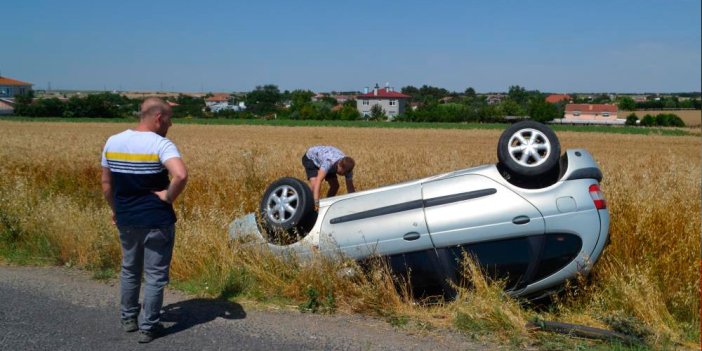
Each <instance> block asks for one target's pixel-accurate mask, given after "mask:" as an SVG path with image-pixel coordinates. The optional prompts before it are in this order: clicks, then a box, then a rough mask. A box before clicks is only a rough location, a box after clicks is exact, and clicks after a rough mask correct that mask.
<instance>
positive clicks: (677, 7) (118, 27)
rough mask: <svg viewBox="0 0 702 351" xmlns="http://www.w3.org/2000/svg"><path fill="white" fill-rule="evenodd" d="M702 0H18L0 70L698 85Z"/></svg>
mask: <svg viewBox="0 0 702 351" xmlns="http://www.w3.org/2000/svg"><path fill="white" fill-rule="evenodd" d="M700 3H701V2H700V0H665V1H664V0H650V1H646V0H639V1H633V0H632V1H621V0H608V1H600V0H593V1H551V0H543V1H518V0H491V1H412V0H406V1H365V0H356V1H303V0H299V1H271V0H257V1H177V0H174V1H160V0H159V1H111V2H105V3H101V2H99V1H71V0H65V1H33V0H21V1H20V0H15V1H8V2H6V3H4V4H3V5H2V6H0V12H2V16H1V18H2V26H0V27H2V29H1V30H0V74H2V75H3V76H8V77H12V78H15V79H19V80H23V81H28V82H31V83H33V84H35V89H44V88H46V87H47V86H48V84H49V82H51V86H52V88H54V89H99V90H102V89H107V90H114V89H121V90H170V91H193V92H195V91H248V90H252V89H254V88H255V86H257V85H263V84H269V83H270V84H276V85H278V86H279V87H280V88H281V90H285V89H289V90H292V89H310V90H313V91H331V90H362V89H363V87H365V86H372V85H374V84H375V83H380V84H381V85H384V84H385V83H386V82H389V83H390V84H391V85H392V86H394V87H396V88H397V89H399V88H401V87H403V86H407V85H414V86H417V87H419V86H421V85H423V84H428V85H433V86H438V87H442V88H446V89H449V90H454V91H463V90H465V89H466V88H467V87H473V88H474V89H476V91H478V92H490V91H506V90H507V88H508V87H509V86H510V85H521V86H523V87H526V88H527V89H537V90H541V91H547V92H676V91H700V90H702V88H701V85H702V83H701V82H702V73H701V70H700V67H701V66H702V62H701V53H702V49H701V47H700V46H701V41H702V38H701V35H700V27H701V24H700Z"/></svg>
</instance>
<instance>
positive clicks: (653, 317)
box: [0, 121, 702, 348]
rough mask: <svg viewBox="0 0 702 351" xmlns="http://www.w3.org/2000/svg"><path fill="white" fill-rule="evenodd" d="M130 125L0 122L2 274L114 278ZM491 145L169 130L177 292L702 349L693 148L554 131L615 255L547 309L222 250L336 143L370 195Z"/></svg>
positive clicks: (247, 129) (336, 133)
mask: <svg viewBox="0 0 702 351" xmlns="http://www.w3.org/2000/svg"><path fill="white" fill-rule="evenodd" d="M128 127H129V126H128V125H125V124H111V123H63V122H50V123H49V122H47V123H41V122H36V123H35V122H24V123H22V122H11V121H0V160H1V161H2V162H0V239H1V240H0V249H1V250H2V251H1V252H2V253H3V254H2V256H1V257H4V258H0V260H5V261H8V262H10V263H12V262H20V263H22V262H24V261H21V260H19V261H18V259H16V258H13V257H19V256H22V255H19V256H18V254H17V253H18V252H21V253H24V255H23V256H22V257H25V259H26V257H30V258H31V257H33V258H34V260H33V261H32V260H30V262H34V263H36V262H37V261H39V262H45V263H48V264H66V265H75V266H78V267H84V268H87V269H92V270H104V269H113V270H116V269H117V268H118V267H119V260H120V249H119V242H118V240H117V233H116V229H115V228H114V227H113V226H112V225H111V223H110V215H109V209H108V207H107V205H106V204H105V203H104V200H103V199H102V194H101V191H100V185H99V175H100V164H99V161H100V152H101V149H102V146H103V145H104V142H105V141H106V139H107V137H109V136H110V135H112V134H114V133H117V132H120V131H122V130H124V129H125V128H128ZM500 132H501V131H499V130H438V129H431V130H429V129H426V130H422V129H411V130H410V129H371V128H335V127H268V126H208V125H179V124H176V125H174V126H173V127H172V128H171V131H170V132H169V135H168V136H169V138H170V139H171V140H173V141H174V142H175V143H176V145H177V146H178V148H179V150H180V152H181V154H182V155H183V158H184V161H185V164H186V165H187V167H188V170H189V173H190V180H189V184H188V187H187V189H186V191H185V192H184V193H183V195H182V196H181V198H179V199H178V201H177V202H176V204H175V208H176V212H177V214H178V216H179V221H178V224H177V234H176V237H177V239H176V247H175V254H174V259H173V265H172V279H173V280H174V281H175V282H176V283H177V282H188V284H190V285H189V286H196V287H197V288H198V289H199V290H198V291H199V292H201V293H203V292H204V293H207V291H210V292H211V293H212V294H224V293H227V292H233V293H234V295H236V296H239V297H238V298H242V299H243V298H246V299H253V300H258V301H264V302H265V301H268V302H270V301H276V300H277V299H282V300H283V301H285V302H283V303H284V304H285V303H287V304H293V305H294V304H297V303H304V302H305V301H307V302H309V301H310V300H311V296H312V295H314V294H319V296H320V298H319V300H320V301H321V302H320V304H321V305H324V306H326V307H328V308H330V309H334V310H338V311H342V312H360V313H368V314H373V315H378V316H382V317H385V318H388V320H389V321H394V322H393V323H395V322H397V321H400V322H401V323H410V322H411V323H416V324H417V325H444V326H446V325H448V326H452V327H455V328H459V329H461V328H463V329H468V330H469V331H470V332H471V333H478V334H481V333H482V334H493V335H500V336H501V337H502V338H503V339H504V340H506V342H511V343H516V344H517V345H522V346H524V345H530V344H534V343H537V344H538V341H535V340H537V339H538V338H536V337H535V336H534V332H532V331H529V330H528V329H527V328H525V324H526V322H527V321H529V320H533V319H541V318H543V319H550V320H560V321H567V322H574V323H582V324H586V325H592V326H598V327H603V328H609V329H614V330H617V328H619V329H626V328H629V329H635V330H637V331H638V335H640V336H641V337H642V338H643V339H645V340H646V343H647V344H648V345H651V346H653V347H669V346H670V345H674V346H675V345H678V346H679V345H683V346H692V347H696V348H699V341H698V339H699V330H700V315H699V311H700V291H699V287H700V280H699V279H700V277H699V266H698V265H699V252H700V228H701V225H702V224H701V221H700V199H701V194H700V186H701V182H702V179H701V174H700V147H701V146H702V144H701V142H700V138H699V137H664V136H641V135H621V134H600V133H578V132H559V133H558V136H559V138H560V141H561V144H562V149H566V148H586V149H588V150H589V151H590V153H591V154H592V155H593V156H594V157H595V159H596V160H597V161H598V163H599V165H600V167H601V169H602V171H603V174H604V179H603V182H602V190H603V191H604V194H605V197H606V198H607V201H608V205H609V208H610V213H611V227H610V235H611V244H610V245H609V246H608V247H607V248H606V250H605V252H604V254H603V255H602V257H601V259H600V261H599V262H598V263H597V264H596V265H595V268H594V270H593V272H592V274H591V275H590V277H589V278H588V279H583V280H582V281H581V282H575V283H574V284H573V286H572V287H571V288H569V289H568V292H567V294H565V296H563V297H562V298H561V299H560V300H558V301H557V303H556V304H555V306H554V307H552V308H550V309H548V310H547V311H541V310H534V309H531V308H529V306H526V305H524V304H522V303H519V302H518V301H515V300H513V299H511V298H508V297H506V296H505V295H504V294H502V293H501V290H500V289H499V282H484V284H481V283H480V281H479V279H480V277H478V275H479V274H476V275H474V276H473V277H472V279H473V281H474V284H473V285H474V286H475V289H472V290H470V291H468V290H466V291H462V293H461V294H459V298H458V299H457V300H456V301H452V302H445V303H442V304H436V305H431V306H420V305H416V304H413V303H412V302H411V301H409V299H408V297H407V294H403V293H402V290H400V291H398V290H397V289H395V288H394V285H393V278H392V277H391V276H390V275H389V274H387V272H385V269H384V268H383V266H382V264H380V263H379V265H378V274H371V275H369V276H363V277H356V278H353V279H344V278H343V277H337V276H336V275H335V274H333V273H330V272H335V271H336V270H337V269H339V268H340V265H349V264H353V263H349V262H336V261H331V260H326V259H323V258H320V259H319V260H317V261H316V263H314V264H311V265H299V264H296V263H295V262H289V261H282V260H280V259H278V258H275V257H271V256H270V255H268V254H266V253H265V252H258V251H256V252H252V251H249V250H247V249H245V248H244V247H241V246H238V245H237V243H232V242H229V241H228V240H227V225H228V224H229V222H231V221H232V220H233V219H234V218H236V217H237V216H239V215H242V214H245V213H247V212H251V211H254V210H255V208H256V206H257V204H258V201H259V199H260V196H261V194H262V193H263V191H264V189H265V186H266V185H267V184H269V183H270V182H272V181H273V180H275V179H277V178H279V177H282V176H294V177H297V178H301V179H304V170H303V168H302V166H301V164H300V158H301V156H302V154H303V153H304V151H305V150H306V148H307V147H309V146H312V145H317V144H331V145H335V146H337V147H339V148H340V149H341V150H343V151H344V152H346V154H348V155H350V156H352V157H354V158H355V159H356V163H357V165H356V167H357V168H356V170H355V171H354V174H355V176H354V182H355V184H356V186H357V189H358V190H363V189H370V188H375V187H379V186H383V185H389V184H393V183H397V182H401V181H406V180H411V179H416V178H420V177H426V176H429V175H434V174H438V173H442V172H448V171H453V170H456V169H461V168H466V167H471V166H477V165H481V164H485V163H494V162H496V143H497V139H498V138H499V135H500ZM342 193H343V186H342ZM312 292H314V294H312ZM311 294H312V295H311ZM314 296H317V295H314ZM322 300H323V301H322ZM324 301H326V305H325V302H324ZM407 321H410V322H407ZM398 323H399V322H398ZM515 340H516V341H515Z"/></svg>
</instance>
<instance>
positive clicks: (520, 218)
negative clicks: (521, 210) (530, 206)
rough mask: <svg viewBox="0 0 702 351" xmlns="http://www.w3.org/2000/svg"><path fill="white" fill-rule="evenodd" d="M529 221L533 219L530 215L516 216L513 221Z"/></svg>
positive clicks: (516, 222)
mask: <svg viewBox="0 0 702 351" xmlns="http://www.w3.org/2000/svg"><path fill="white" fill-rule="evenodd" d="M529 221H531V219H530V218H529V216H517V217H514V219H513V220H512V223H514V224H527V223H529Z"/></svg>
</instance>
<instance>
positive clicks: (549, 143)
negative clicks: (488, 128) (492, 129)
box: [497, 121, 561, 179]
mask: <svg viewBox="0 0 702 351" xmlns="http://www.w3.org/2000/svg"><path fill="white" fill-rule="evenodd" d="M560 155H561V144H560V142H559V141H558V137H557V136H556V133H554V132H553V130H552V129H551V128H550V127H548V126H546V125H545V124H543V123H539V122H536V121H521V122H518V123H515V124H513V125H512V126H510V127H509V128H507V129H506V130H505V131H504V132H502V135H501V136H500V140H499V141H498V143H497V159H498V160H499V163H500V166H501V167H500V168H503V169H504V170H506V171H507V172H508V173H509V174H510V175H511V176H513V177H516V178H526V179H528V178H535V177H541V176H545V175H548V174H551V173H553V172H554V169H555V168H556V167H557V166H558V163H559V158H560Z"/></svg>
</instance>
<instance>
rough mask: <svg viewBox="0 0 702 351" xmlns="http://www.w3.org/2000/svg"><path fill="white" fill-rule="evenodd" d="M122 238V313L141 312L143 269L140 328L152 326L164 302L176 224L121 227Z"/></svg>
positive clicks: (127, 315) (126, 316) (124, 316)
mask: <svg viewBox="0 0 702 351" xmlns="http://www.w3.org/2000/svg"><path fill="white" fill-rule="evenodd" d="M119 240H120V241H121V242H122V272H121V273H120V296H121V301H120V317H121V318H122V319H134V318H137V316H139V309H140V308H139V290H140V289H141V276H142V272H143V273H144V282H145V285H144V308H143V310H144V311H143V313H142V314H141V316H140V318H139V329H141V330H151V329H152V328H153V327H154V326H155V325H156V324H158V322H159V320H160V317H161V306H162V305H163V289H164V287H165V286H166V284H168V270H169V267H170V264H171V257H172V256H173V243H174V241H175V226H174V225H173V224H171V225H167V226H164V227H160V228H144V227H132V226H120V227H119Z"/></svg>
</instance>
